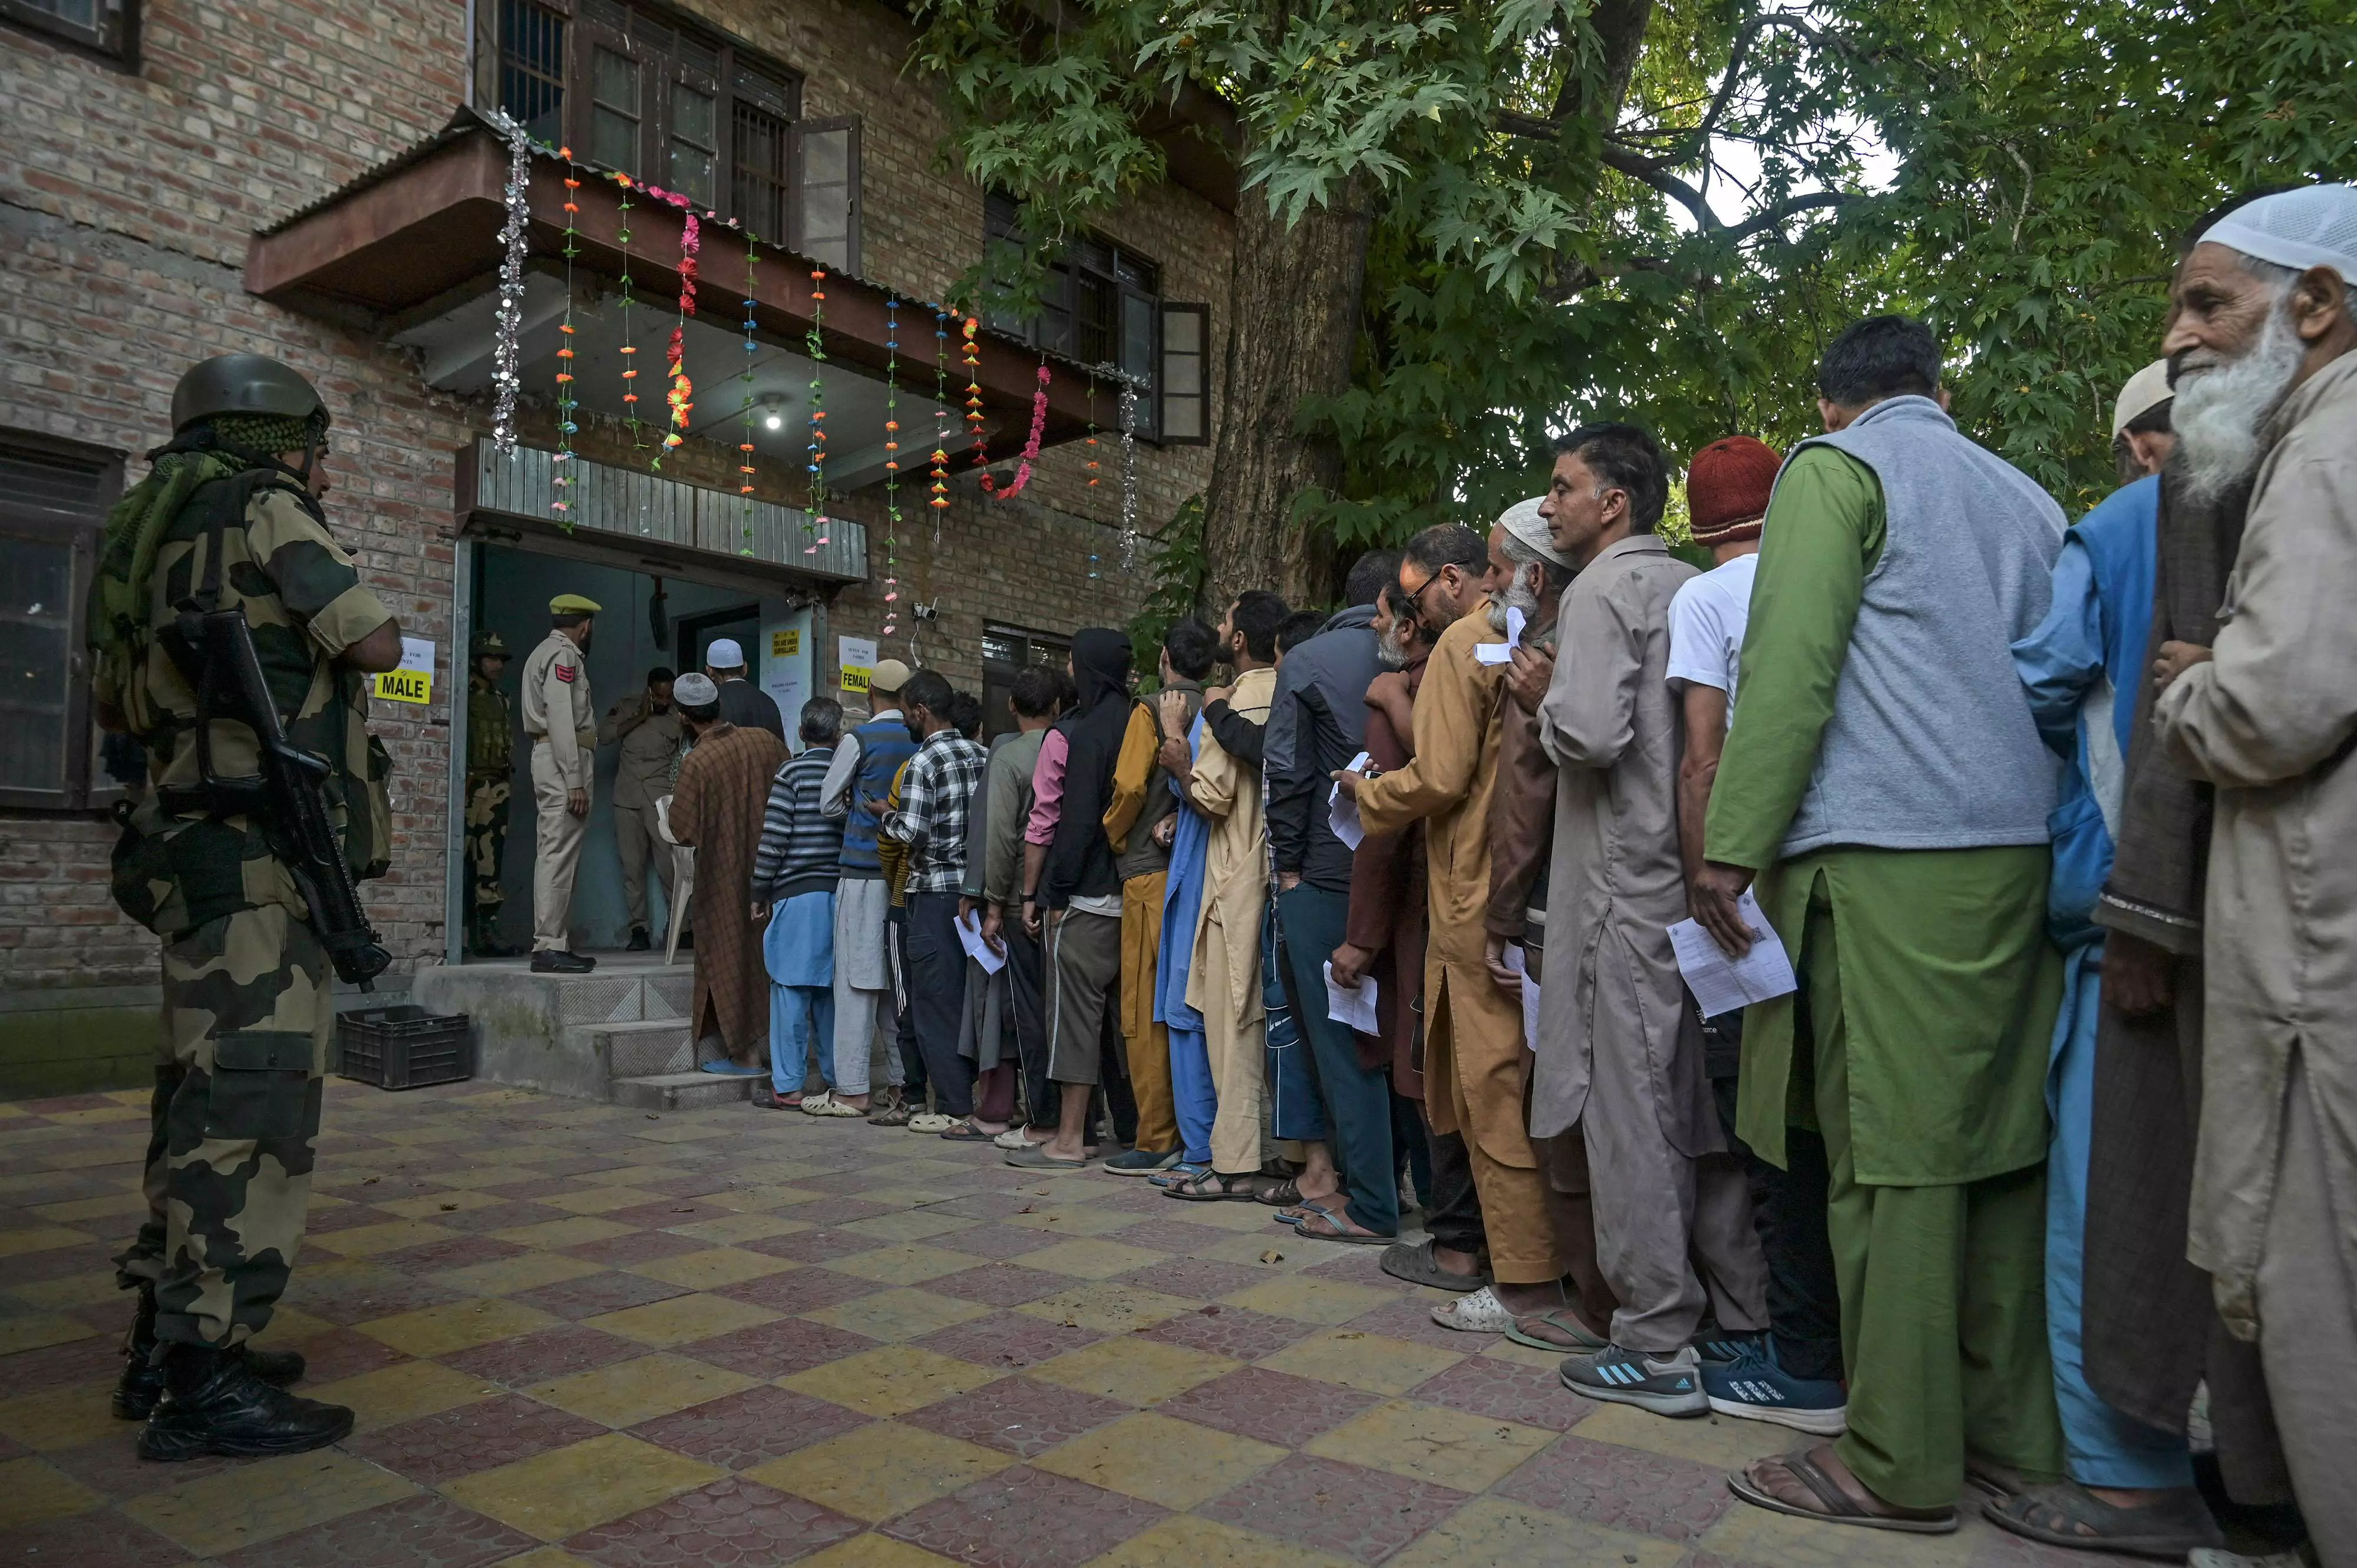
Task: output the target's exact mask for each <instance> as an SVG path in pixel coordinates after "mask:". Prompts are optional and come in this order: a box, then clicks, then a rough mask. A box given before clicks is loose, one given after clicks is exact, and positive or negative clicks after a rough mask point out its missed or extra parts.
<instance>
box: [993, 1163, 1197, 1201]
mask: <svg viewBox="0 0 2357 1568" xmlns="http://www.w3.org/2000/svg"><path fill="white" fill-rule="evenodd" d="M1119 1190H1120V1188H1118V1187H1110V1186H1108V1184H1107V1183H1106V1181H1105V1179H1104V1177H1103V1176H1102V1175H1101V1174H1099V1173H1098V1172H1096V1171H1086V1172H1081V1171H1075V1172H1073V1173H1071V1174H1070V1175H1050V1174H1042V1175H1041V1176H1040V1177H1039V1180H1038V1181H1035V1182H1029V1183H1027V1184H1026V1185H1024V1186H1022V1187H1017V1188H1016V1189H1015V1192H1016V1196H1017V1197H1026V1198H1037V1199H1039V1205H1038V1206H1039V1208H1064V1207H1066V1206H1068V1205H1077V1204H1085V1203H1093V1202H1095V1201H1096V1200H1097V1199H1098V1198H1100V1197H1104V1196H1105V1194H1106V1193H1107V1192H1109V1191H1112V1192H1117V1191H1119ZM1195 1207H1196V1208H1221V1207H1222V1205H1219V1204H1197V1205H1195Z"/></svg>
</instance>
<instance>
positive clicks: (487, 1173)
mask: <svg viewBox="0 0 2357 1568" xmlns="http://www.w3.org/2000/svg"><path fill="white" fill-rule="evenodd" d="M434 1179H435V1181H436V1182H437V1183H439V1184H440V1185H441V1186H443V1187H459V1188H462V1189H465V1190H467V1191H473V1190H475V1189H476V1188H479V1187H514V1186H515V1185H517V1184H518V1183H520V1182H527V1181H538V1180H539V1179H540V1173H539V1172H538V1171H533V1170H527V1169H525V1168H524V1167H522V1166H521V1165H477V1166H475V1167H473V1168H471V1169H467V1170H450V1171H436V1172H435V1173H434ZM443 1196H444V1197H448V1196H449V1195H448V1194H447V1193H446V1194H444V1195H443Z"/></svg>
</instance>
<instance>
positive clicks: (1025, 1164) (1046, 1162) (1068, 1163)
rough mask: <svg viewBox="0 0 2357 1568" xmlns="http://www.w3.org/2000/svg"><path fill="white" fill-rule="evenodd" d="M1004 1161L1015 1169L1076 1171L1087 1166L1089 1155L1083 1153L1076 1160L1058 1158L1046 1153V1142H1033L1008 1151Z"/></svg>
mask: <svg viewBox="0 0 2357 1568" xmlns="http://www.w3.org/2000/svg"><path fill="white" fill-rule="evenodd" d="M1006 1164H1007V1165H1013V1166H1015V1167H1016V1168H1017V1170H1027V1171H1077V1170H1083V1169H1085V1168H1087V1166H1088V1165H1089V1157H1088V1156H1087V1155H1082V1156H1081V1157H1080V1158H1079V1159H1077V1160H1064V1159H1059V1158H1057V1157H1056V1156H1055V1155H1051V1154H1049V1153H1048V1145H1047V1144H1032V1145H1031V1146H1030V1147H1029V1148H1028V1149H1017V1150H1014V1151H1012V1152H1011V1153H1009V1154H1008V1155H1006Z"/></svg>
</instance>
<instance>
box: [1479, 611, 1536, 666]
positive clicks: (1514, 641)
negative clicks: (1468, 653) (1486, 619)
mask: <svg viewBox="0 0 2357 1568" xmlns="http://www.w3.org/2000/svg"><path fill="white" fill-rule="evenodd" d="M1528 619H1529V618H1528V617H1526V616H1524V615H1523V612H1522V611H1521V610H1520V609H1515V608H1509V609H1508V610H1507V611H1506V640H1505V641H1503V642H1477V643H1475V644H1474V645H1473V657H1474V658H1475V659H1476V660H1480V662H1481V663H1484V664H1512V662H1513V661H1514V650H1515V649H1517V648H1520V647H1521V646H1522V645H1523V626H1524V625H1525V624H1526V623H1527V622H1528Z"/></svg>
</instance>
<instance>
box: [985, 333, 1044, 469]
mask: <svg viewBox="0 0 2357 1568" xmlns="http://www.w3.org/2000/svg"><path fill="white" fill-rule="evenodd" d="M1047 434H1048V361H1047V360H1045V359H1044V358H1043V359H1042V360H1040V361H1039V391H1038V392H1033V393H1032V394H1031V434H1030V435H1028V437H1026V438H1025V440H1024V443H1023V456H1022V459H1021V460H1020V461H1019V462H1017V464H1016V465H1015V478H1014V481H1013V482H1012V483H1011V484H1008V485H1006V487H1005V488H1004V489H1002V488H1000V486H999V485H998V484H997V482H996V480H994V479H993V478H991V476H990V475H989V474H987V473H985V474H984V475H983V476H982V488H983V489H985V490H986V491H988V492H989V494H990V495H991V496H992V497H993V498H994V499H998V500H1003V501H1006V500H1013V499H1015V498H1016V497H1017V495H1020V494H1021V493H1022V490H1023V487H1024V486H1026V485H1028V484H1029V483H1030V482H1031V465H1032V464H1034V463H1036V462H1038V461H1039V442H1040V439H1041V437H1043V436H1045V435H1047Z"/></svg>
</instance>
